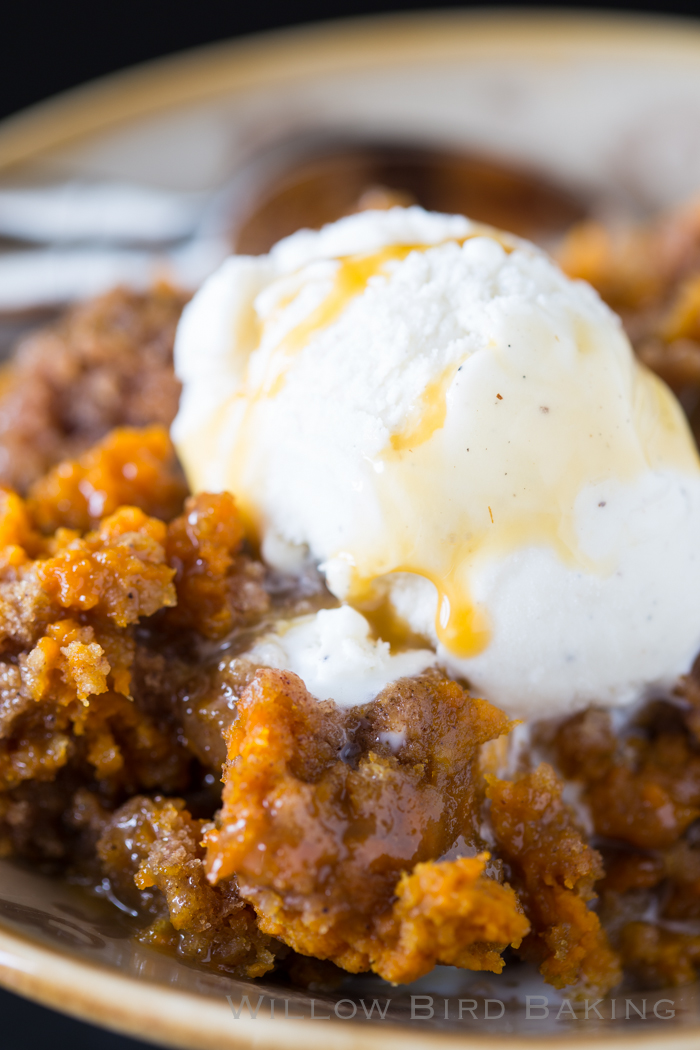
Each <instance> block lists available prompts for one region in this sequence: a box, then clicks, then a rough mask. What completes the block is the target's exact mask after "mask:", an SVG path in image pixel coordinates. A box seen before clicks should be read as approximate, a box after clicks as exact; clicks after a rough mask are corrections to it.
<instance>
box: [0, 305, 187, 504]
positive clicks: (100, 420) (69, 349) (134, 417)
mask: <svg viewBox="0 0 700 1050" xmlns="http://www.w3.org/2000/svg"><path fill="white" fill-rule="evenodd" d="M187 298H188V297H187V296H186V295H185V294H184V293H183V292H180V291H178V290H177V289H174V288H171V287H170V286H168V285H166V284H159V285H157V286H156V287H154V288H153V289H151V291H149V292H147V293H145V294H139V293H137V292H132V291H129V290H127V289H125V288H117V289H115V290H114V291H112V292H109V293H108V294H106V295H103V296H99V297H98V298H96V299H91V300H89V301H88V302H86V303H83V304H81V305H78V306H76V307H73V308H72V309H70V310H69V311H67V313H66V314H65V315H64V317H63V318H62V319H61V320H59V321H58V322H57V323H56V324H55V325H52V326H51V327H49V328H46V329H43V330H41V331H38V332H37V333H35V334H33V335H30V336H29V337H28V338H27V339H25V340H24V341H23V342H22V343H21V344H20V345H19V347H18V348H17V350H16V352H15V354H14V357H13V359H12V363H11V364H10V365H9V366H7V367H6V369H5V372H4V375H3V376H2V382H1V383H0V481H1V482H2V483H4V484H6V485H11V486H12V487H13V488H16V489H17V490H18V491H20V492H25V491H26V490H27V489H28V488H29V486H30V485H31V484H32V482H34V481H36V480H37V478H39V477H41V475H42V474H44V473H45V471H46V470H48V469H49V467H51V466H53V465H54V464H55V463H58V462H59V461H61V460H63V459H67V458H73V457H75V456H77V455H79V454H80V453H81V452H83V451H85V450H86V449H87V448H89V447H90V446H91V445H93V444H94V443H95V442H96V441H98V440H99V439H100V438H102V437H104V435H105V434H106V433H107V432H108V431H109V430H111V429H113V428H114V427H120V426H136V427H142V426H146V425H149V424H160V425H161V426H165V427H168V426H170V423H171V422H172V420H173V418H174V416H175V413H176V411H177V404H178V399H179V396H180V384H179V383H178V381H177V379H176V378H175V374H174V372H173V364H172V353H173V341H174V338H175V327H176V325H177V322H178V320H179V317H180V313H181V312H182V308H183V306H184V304H185V302H186V301H187Z"/></svg>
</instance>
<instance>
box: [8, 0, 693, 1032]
mask: <svg viewBox="0 0 700 1050" xmlns="http://www.w3.org/2000/svg"><path fill="white" fill-rule="evenodd" d="M465 6H482V7H487V6H488V7H492V6H493V5H488V4H480V5H477V4H472V5H469V4H466V5H465V4H463V3H451V2H450V0H443V2H442V3H440V4H426V3H424V2H420V0H379V2H378V0H332V2H331V3H329V2H328V0H293V2H289V0H288V2H287V3H285V4H282V3H280V2H279V0H278V2H277V3H276V2H274V0H256V2H255V3H250V2H242V0H197V2H195V0H118V2H117V0H100V2H99V3H98V2H96V0H22V2H21V3H18V2H16V3H13V4H11V5H5V7H4V10H3V14H2V32H1V33H0V119H2V118H4V117H8V116H11V115H12V114H13V113H16V112H18V111H19V110H21V109H23V108H25V107H27V106H30V105H32V104H34V103H36V102H40V101H41V100H42V99H45V98H48V97H49V96H51V95H54V94H56V93H57V92H60V91H64V90H67V89H69V88H71V87H75V86H77V85H79V84H82V83H84V82H86V81H89V80H92V79H94V78H96V77H100V76H103V75H105V74H108V73H111V72H114V71H117V70H120V69H124V68H126V67H129V66H132V65H135V64H137V63H141V62H145V61H148V60H150V59H153V58H158V57H161V56H164V55H169V54H173V53H175V52H178V51H182V50H185V49H188V48H191V47H196V46H199V45H202V44H207V43H210V42H214V41H218V40H225V39H227V38H231V37H236V36H241V35H243V34H246V33H254V32H259V31H263V30H267V29H274V28H280V27H284V26H290V25H301V24H304V23H308V22H313V21H315V20H318V19H328V18H344V17H349V16H354V15H366V14H378V13H382V12H393V11H411V10H421V9H425V8H426V7H428V8H431V9H436V8H438V7H439V8H457V7H465ZM507 6H508V7H511V8H520V7H530V6H536V7H538V8H540V9H543V8H561V7H564V6H567V5H562V4H556V3H548V2H547V0H539V2H538V3H537V4H536V5H532V4H525V3H519V2H518V0H511V2H510V3H509V4H508V5H507ZM569 6H574V7H575V8H577V9H579V10H585V9H590V10H600V9H609V10H615V11H628V12H640V13H641V12H646V13H661V14H665V15H674V14H675V15H678V16H681V17H693V16H698V15H700V0H629V2H628V0H617V2H611V3H607V4H605V3H596V2H593V3H591V2H586V0H579V2H578V3H577V4H575V5H569ZM0 1016H2V1022H3V1023H2V1036H1V1038H0V1045H1V1046H2V1048H3V1050H26V1047H27V1046H33V1045H39V1044H40V1043H42V1044H46V1045H50V1046H51V1048H52V1050H68V1048H70V1050H97V1048H99V1050H138V1048H139V1047H143V1048H145V1047H146V1043H139V1042H135V1041H133V1040H130V1039H125V1038H122V1037H120V1036H118V1035H115V1034H113V1033H108V1032H103V1031H101V1030H99V1029H96V1028H93V1027H91V1026H89V1025H85V1024H81V1023H79V1022H76V1021H73V1020H72V1019H69V1018H67V1017H63V1016H62V1015H59V1014H55V1013H53V1012H52V1011H50V1010H47V1009H45V1008H43V1007H40V1006H37V1005H34V1004H32V1003H29V1002H28V1001H26V1000H23V999H21V998H20V997H18V996H15V995H12V994H10V993H9V992H4V991H2V990H0Z"/></svg>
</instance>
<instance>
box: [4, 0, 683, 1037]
mask: <svg viewBox="0 0 700 1050" xmlns="http://www.w3.org/2000/svg"><path fill="white" fill-rule="evenodd" d="M592 49H596V50H597V51H598V52H599V53H600V54H601V55H602V54H606V53H607V54H611V53H615V54H617V55H619V56H620V58H621V59H622V58H623V57H624V56H625V55H628V56H630V57H631V58H634V59H635V60H638V59H639V58H640V57H641V56H643V55H644V54H645V53H647V54H649V55H653V56H654V58H655V60H656V61H659V60H660V59H662V58H665V59H667V60H668V61H669V62H671V63H672V62H676V61H678V60H679V59H681V58H684V59H691V60H693V59H694V60H697V59H698V58H699V57H700V19H693V18H687V17H685V16H667V15H653V14H640V13H629V12H611V11H583V10H559V11H552V10H544V9H537V8H528V9H523V8H517V9H513V8H499V9H498V10H494V9H486V8H474V9H470V10H461V11H455V10H443V11H422V12H404V13H397V14H377V15H369V16H364V17H360V18H347V19H337V20H333V21H325V22H317V23H311V24H309V25H305V26H297V27H290V28H284V29H279V30H274V31H267V32H265V33H257V34H251V35H248V36H245V37H241V38H236V39H233V40H227V41H223V42H219V43H214V44H209V45H204V46H202V47H197V48H193V49H189V50H185V51H182V52H179V53H176V54H174V55H170V56H166V57H164V58H160V59H156V60H153V61H150V62H145V63H142V64H139V65H137V66H133V67H131V68H128V69H126V70H123V71H120V72H117V73H113V74H110V75H108V76H105V77H101V78H99V79H96V80H93V81H89V82H88V83H86V84H83V85H80V86H79V87H76V88H73V89H70V90H69V91H65V92H63V93H61V94H59V95H56V96H54V97H52V98H50V99H48V100H46V101H43V102H40V103H37V104H35V105H33V106H31V107H29V108H27V109H25V110H22V111H20V112H19V113H17V114H15V115H13V116H11V117H9V118H7V119H5V120H4V121H2V122H0V175H6V174H8V173H11V172H12V171H14V170H17V169H19V168H21V167H22V166H24V165H25V164H27V163H29V162H32V161H36V160H38V159H40V158H46V157H50V156H51V154H53V153H55V152H57V151H59V150H62V149H64V148H66V147H68V146H76V145H79V144H80V143H81V142H84V141H87V140H89V139H91V138H94V137H97V136H99V135H101V134H102V133H104V132H107V131H113V130H115V129H117V128H118V127H119V126H126V125H128V124H129V123H131V122H137V121H138V120H141V119H144V118H147V117H149V116H155V115H157V114H159V113H166V112H168V111H171V110H175V109H177V108H178V107H185V106H187V105H192V104H196V103H200V102H205V101H207V100H214V99H216V98H217V97H223V96H229V97H232V96H235V95H236V94H239V93H241V92H243V91H245V90H247V89H250V88H253V87H257V86H263V85H265V86H275V85H281V84H283V83H284V82H285V81H289V80H299V79H304V78H312V77H319V76H322V75H323V74H324V73H326V72H338V71H339V70H344V71H348V72H349V71H355V72H358V71H361V69H362V68H363V67H366V66H374V67H376V64H377V60H378V58H379V57H381V58H382V60H383V61H384V62H385V64H386V65H387V67H388V66H390V65H393V66H396V65H400V64H403V63H407V62H410V61H412V60H416V59H420V60H423V61H425V60H426V57H428V56H435V57H440V58H443V59H444V58H445V57H446V56H450V57H453V58H454V57H459V56H463V57H465V58H468V57H469V56H471V55H474V54H477V53H478V54H479V55H480V56H481V57H482V58H483V57H488V56H489V55H492V56H496V55H498V56H500V57H503V56H507V55H511V54H512V55H516V54H519V55H523V54H530V55H536V56H538V57H539V58H541V59H543V60H547V61H561V60H562V59H563V58H566V57H571V56H573V55H575V54H577V53H579V54H584V53H585V54H588V55H590V53H591V50H592ZM0 985H1V986H3V987H5V988H6V989H8V990H10V991H13V992H16V993H18V994H20V995H23V996H25V997H28V998H30V999H33V1000H34V1001H36V1002H38V1003H41V1004H42V1005H44V1006H47V1007H50V1008H54V1009H57V1010H59V1011H61V1012H63V1013H67V1014H70V1015H72V1016H74V1017H76V1018H78V1019H80V1020H82V1021H86V1022H88V1023H93V1024H97V1025H101V1026H103V1027H107V1028H110V1029H112V1030H115V1031H119V1032H122V1033H124V1034H126V1035H130V1036H133V1037H136V1038H144V1036H146V1038H148V1039H149V1040H150V1041H156V1042H157V1043H159V1044H161V1045H165V1046H171V1047H182V1048H183V1050H215V1048H216V1050H219V1048H220V1047H221V1046H222V1045H225V1046H229V1047H231V1048H241V1050H242V1048H244V1047H245V1048H249V1047H250V1048H252V1047H255V1048H256V1050H326V1048H327V1046H328V1045H329V1044H331V1045H333V1047H334V1050H360V1047H361V1050H386V1048H387V1047H388V1046H390V1045H393V1041H394V1040H395V1039H398V1038H400V1039H401V1041H402V1043H401V1045H402V1047H405V1050H421V1048H425V1047H426V1046H428V1045H429V1044H430V1045H434V1046H435V1048H436V1050H440V1048H444V1050H451V1048H455V1050H457V1047H460V1048H464V1047H469V1048H470V1050H536V1048H537V1047H540V1046H544V1047H546V1048H550V1050H577V1048H584V1047H588V1046H589V1045H590V1041H591V1036H586V1035H584V1034H581V1035H579V1034H577V1033H575V1032H567V1033H566V1034H565V1035H564V1034H563V1033H538V1034H537V1035H533V1036H527V1035H523V1034H522V1033H513V1034H504V1033H501V1034H498V1035H494V1036H489V1035H486V1034H483V1033H481V1032H479V1033H476V1032H464V1033H452V1032H441V1031H436V1030H435V1029H433V1030H425V1031H420V1030H412V1029H411V1028H410V1027H409V1026H408V1025H401V1026H397V1025H394V1024H391V1025H389V1024H387V1025H386V1026H384V1025H382V1026H381V1027H379V1026H378V1025H377V1026H373V1025H367V1026H366V1027H363V1026H361V1024H359V1023H353V1024H351V1025H346V1026H345V1025H341V1024H339V1022H337V1021H330V1022H326V1021H323V1020H319V1022H318V1023H317V1022H311V1021H310V1020H307V1019H305V1020H303V1021H300V1020H296V1021H294V1022H291V1021H269V1020H267V1019H266V1018H259V1019H257V1020H256V1021H255V1025H254V1026H253V1021H252V1019H250V1018H240V1019H239V1020H238V1022H237V1027H236V1029H233V1028H232V1017H231V1014H230V1010H229V1007H228V1005H226V1004H225V1003H220V1002H218V1001H217V1000H216V999H215V998H212V999H209V998H207V999H203V998H202V997H201V996H197V995H196V994H194V993H191V992H181V991H179V990H177V989H176V988H173V987H167V986H166V985H163V984H159V983H157V982H154V981H149V980H138V979H134V977H133V976H130V975H126V974H124V973H122V972H120V971H119V970H118V969H116V968H114V969H112V968H110V967H107V966H104V965H103V964H100V963H95V962H88V961H83V960H80V959H79V958H77V957H74V956H72V955H69V954H66V953H62V952H61V951H60V950H58V949H54V948H51V947H48V946H46V945H44V944H42V943H40V942H38V941H36V940H35V939H34V938H33V937H32V936H31V935H30V934H19V933H17V932H15V931H13V930H10V929H9V928H8V927H6V926H5V925H4V924H2V923H0ZM204 1003H206V1008H204V1006H203V1004H204ZM203 1014H206V1022H205V1021H204V1019H203V1016H202V1015H203ZM698 1037H700V1023H698V1024H693V1025H688V1026H686V1027H684V1028H682V1029H678V1030H676V1031H673V1030H670V1031H669V1032H668V1033H667V1034H665V1035H664V1036H663V1039H664V1045H665V1046H668V1048H669V1050H695V1048H696V1047H697V1045H698ZM593 1038H595V1041H596V1046H597V1050H624V1048H625V1047H630V1048H631V1046H632V1044H633V1043H634V1044H635V1046H637V1045H638V1046H641V1047H647V1046H648V1047H650V1048H652V1047H655V1046H658V1043H659V1038H660V1036H659V1029H658V1028H654V1029H653V1030H652V1031H650V1032H648V1033H645V1032H643V1031H639V1030H638V1029H635V1031H634V1032H633V1033H628V1034H625V1033H624V1032H620V1033H619V1034H617V1033H613V1032H603V1031H601V1030H600V1029H596V1032H595V1034H594V1036H593Z"/></svg>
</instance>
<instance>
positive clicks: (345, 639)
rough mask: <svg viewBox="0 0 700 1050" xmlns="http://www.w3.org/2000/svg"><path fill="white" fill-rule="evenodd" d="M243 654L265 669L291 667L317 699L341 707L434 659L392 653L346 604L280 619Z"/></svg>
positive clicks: (423, 653) (424, 652) (419, 652)
mask: <svg viewBox="0 0 700 1050" xmlns="http://www.w3.org/2000/svg"><path fill="white" fill-rule="evenodd" d="M245 655H246V657H247V659H249V660H252V661H253V663H256V664H261V665H262V666H263V667H278V668H280V669H282V670H286V671H294V673H295V674H298V675H299V677H300V678H302V679H303V681H304V683H305V684H306V688H307V689H308V690H309V692H310V693H311V694H312V695H313V696H315V697H316V698H317V699H318V700H335V702H336V703H337V704H339V705H340V706H341V707H352V706H354V705H356V704H366V703H369V701H370V700H373V699H374V697H375V696H377V694H378V693H380V692H381V691H382V689H384V687H385V686H387V685H389V684H390V683H391V682H395V681H396V680H397V679H398V678H409V677H412V676H413V675H417V674H420V673H421V671H425V669H426V668H427V667H430V666H431V665H433V664H434V663H435V653H434V652H433V651H432V650H431V649H408V650H405V651H404V652H399V653H393V654H392V653H391V651H390V646H389V643H388V642H385V641H382V640H381V639H373V638H372V637H371V634H370V625H369V623H368V622H367V620H366V619H365V617H364V616H362V615H361V614H360V613H359V612H357V611H356V610H355V609H352V608H351V607H350V606H349V605H342V606H341V607H340V608H339V609H321V610H320V611H319V612H317V613H316V614H315V615H312V616H303V617H299V618H298V619H295V620H290V621H287V622H283V623H280V624H278V625H277V627H276V629H275V631H272V632H270V633H269V634H266V635H263V636H262V637H261V638H260V639H259V640H258V641H257V642H256V644H255V645H254V646H253V648H252V649H250V650H249V651H248V652H247V653H246V654H245Z"/></svg>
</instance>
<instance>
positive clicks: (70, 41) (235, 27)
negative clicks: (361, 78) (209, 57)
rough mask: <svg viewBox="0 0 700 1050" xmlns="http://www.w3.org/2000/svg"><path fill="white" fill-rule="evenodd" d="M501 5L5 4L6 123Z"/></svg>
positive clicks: (670, 2) (685, 3)
mask: <svg viewBox="0 0 700 1050" xmlns="http://www.w3.org/2000/svg"><path fill="white" fill-rule="evenodd" d="M461 6H483V7H486V6H493V5H490V4H489V3H488V0H482V3H481V4H471V5H470V4H466V5H465V4H459V3H450V0H442V2H441V3H430V2H429V0H5V2H4V3H3V5H2V16H1V18H0V118H2V117H4V116H7V115H8V114H10V113H13V112H15V111H16V110H19V109H22V108H23V107H24V106H28V105H30V104H31V103H33V102H38V101H40V100H41V99H42V98H46V97H47V96H48V95H53V94H55V93H56V92H58V91H63V90H65V89H66V88H69V87H73V86H74V85H76V84H80V83H83V82H84V81H86V80H90V79H92V78H93V77H98V76H100V75H102V74H104V73H109V72H112V71H114V70H117V69H123V68H124V67H125V66H130V65H134V64H135V63H137V62H144V61H147V60H148V59H150V58H155V57H156V56H159V55H167V54H171V53H172V52H174V51H180V50H184V49H185V48H188V47H195V46H196V45H198V44H206V43H209V42H211V41H214V40H222V39H225V38H226V37H231V36H238V35H240V34H242V33H251V32H257V31H259V30H263V29H268V28H272V27H275V26H284V25H293V24H299V23H304V22H312V21H315V20H317V19H322V18H342V17H347V16H348V15H356V14H357V15H360V14H372V13H377V12H381V11H401V10H417V9H420V8H426V7H427V8H433V9H434V8H441V7H442V8H449V7H461ZM506 6H509V7H521V6H535V7H540V8H546V7H561V6H572V7H578V8H584V9H596V8H608V9H614V10H618V11H657V12H664V13H668V14H672V13H675V14H679V15H685V16H692V15H694V14H700V0H666V2H665V3H664V2H663V0H616V2H615V0H611V2H609V3H604V2H596V0H592V2H591V0H579V2H578V3H576V4H570V5H562V4H557V3H548V2H547V0H539V2H537V0H534V2H533V3H530V4H525V3H522V2H518V0H511V2H510V3H509V4H507V5H506Z"/></svg>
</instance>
